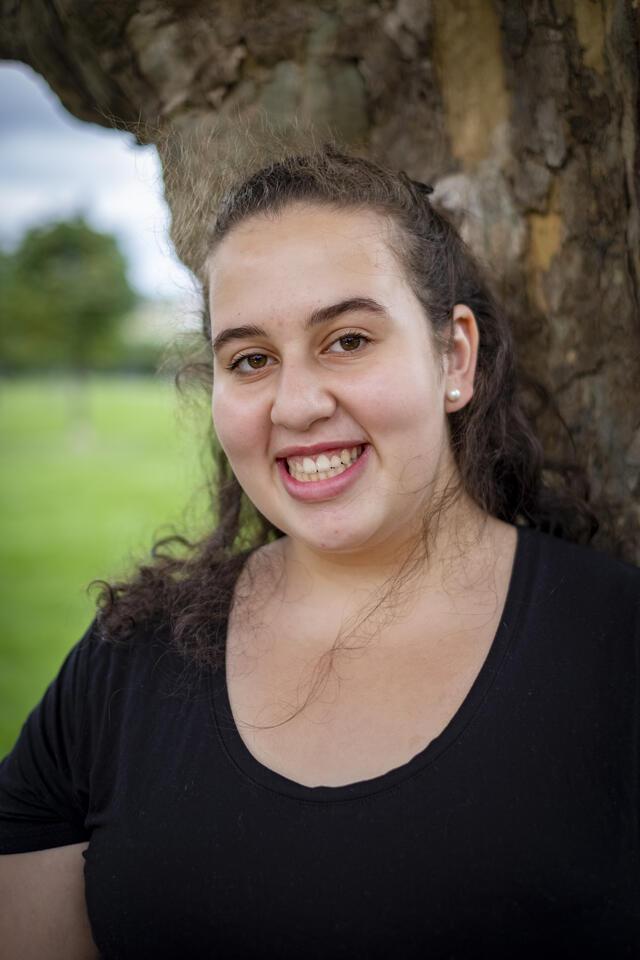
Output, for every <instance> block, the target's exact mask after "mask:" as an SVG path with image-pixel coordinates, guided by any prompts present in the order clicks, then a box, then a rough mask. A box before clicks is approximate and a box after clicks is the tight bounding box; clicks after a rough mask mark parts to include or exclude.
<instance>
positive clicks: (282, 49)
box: [0, 0, 640, 563]
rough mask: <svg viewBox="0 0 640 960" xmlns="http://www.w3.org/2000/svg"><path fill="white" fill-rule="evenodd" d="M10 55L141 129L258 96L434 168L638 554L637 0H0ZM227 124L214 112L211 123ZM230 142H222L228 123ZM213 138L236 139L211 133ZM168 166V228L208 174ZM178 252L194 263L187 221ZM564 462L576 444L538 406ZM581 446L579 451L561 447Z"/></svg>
mask: <svg viewBox="0 0 640 960" xmlns="http://www.w3.org/2000/svg"><path fill="white" fill-rule="evenodd" d="M3 11H4V18H3V21H4V22H3V34H2V39H1V41H0V55H1V56H4V57H6V58H13V59H18V60H23V61H25V62H26V63H29V64H30V65H31V66H32V67H34V68H35V69H36V70H38V71H39V72H40V73H41V74H42V75H43V76H44V77H45V78H46V79H47V80H48V82H49V83H50V85H51V87H52V88H53V89H54V91H55V92H56V93H57V94H58V95H59V97H60V99H61V100H62V102H63V104H64V105H65V106H66V107H67V108H68V109H69V110H70V111H71V112H72V113H74V114H75V115H76V116H78V117H81V118H83V119H85V120H91V121H94V122H97V123H102V124H104V125H110V124H112V123H114V122H117V123H118V124H119V125H125V126H127V125H130V124H135V123H137V122H138V121H141V122H142V124H143V126H142V127H140V128H138V131H137V133H138V137H139V138H140V139H141V140H146V141H149V140H151V141H157V142H160V141H161V140H162V138H163V136H164V135H165V134H166V132H167V130H171V129H173V130H175V129H178V130H181V131H183V132H184V133H185V134H188V133H189V132H190V131H193V130H195V129H200V130H201V129H202V124H203V123H204V124H205V125H209V126H211V123H212V121H215V122H217V123H220V122H223V123H225V124H226V128H225V127H223V128H222V129H223V130H224V129H227V130H229V129H231V130H233V127H234V124H236V125H237V123H238V121H239V120H247V121H250V120H251V118H252V117H255V116H259V114H260V111H266V112H267V114H268V115H269V116H270V117H271V119H272V120H273V122H274V123H275V124H278V123H281V122H286V121H289V120H290V119H291V118H292V116H293V115H294V114H295V115H297V116H298V117H299V118H301V119H302V120H304V121H309V122H311V123H313V124H314V126H315V127H316V128H317V129H318V130H319V131H320V135H321V133H322V130H324V129H331V130H332V131H333V133H334V134H335V135H337V137H338V138H339V139H340V140H342V141H343V142H346V143H348V144H349V143H353V144H355V143H358V144H360V145H364V147H365V149H366V150H367V151H368V153H369V154H370V155H371V156H372V157H374V158H376V159H381V160H384V161H387V162H389V163H390V164H392V165H394V166H396V167H400V168H403V169H405V170H406V171H407V173H409V174H410V175H411V176H413V177H416V178H418V179H421V180H425V181H428V182H431V183H433V184H435V187H436V190H435V194H434V197H433V200H434V202H435V203H436V204H440V205H441V206H442V207H444V208H445V209H447V210H448V211H449V212H451V213H452V214H453V216H454V218H455V219H456V221H457V222H458V224H459V225H460V227H461V229H462V232H463V235H464V236H465V237H466V238H467V239H468V241H469V243H470V244H471V246H472V248H473V249H474V250H475V251H476V253H478V254H480V256H481V258H482V259H483V260H484V261H485V262H486V263H488V265H489V266H490V268H491V269H492V271H493V272H494V274H495V276H497V277H498V278H500V279H499V292H500V293H501V294H502V297H503V300H504V301H505V303H506V306H507V308H508V310H509V312H510V315H511V317H512V318H513V323H514V328H515V332H516V339H517V341H518V344H519V348H520V354H521V357H522V362H523V366H524V368H525V369H526V371H528V372H529V373H531V374H532V375H533V376H534V377H536V378H537V379H539V380H541V381H542V382H543V383H544V384H545V385H546V386H547V387H548V389H549V390H550V392H551V393H552V395H553V396H554V398H555V400H556V402H557V405H558V407H559V410H560V412H561V414H562V417H563V418H564V420H565V421H566V423H567V424H568V425H569V427H570V429H571V431H572V434H573V436H574V439H575V443H576V452H577V457H578V459H579V460H581V461H582V462H583V463H584V464H585V465H586V467H587V471H588V474H589V477H590V479H591V484H592V492H593V495H594V498H595V500H596V502H598V501H599V502H602V503H605V502H606V503H609V504H611V506H612V511H613V521H614V530H613V533H612V534H609V535H606V534H601V535H599V538H596V541H595V543H596V545H599V546H601V547H602V548H603V549H606V550H609V551H610V552H612V553H615V554H617V555H618V556H621V557H623V558H626V559H628V560H631V561H632V562H636V563H640V476H639V474H640V402H639V399H640V397H639V395H640V316H639V314H640V311H639V309H638V305H639V290H640V206H639V194H640V143H639V116H638V108H639V105H640V83H639V48H640V6H639V4H638V2H637V0H626V2H625V0H555V2H554V0H534V2H530V3H525V2H524V0H494V2H492V0H432V2H427V0H422V2H419V0H395V2H394V0H378V2H377V3H371V2H365V0H324V2H318V3H308V2H300V0H271V2H269V3H265V2H264V0H244V2H238V0H220V2H218V3H210V2H205V0H189V2H186V0H185V2H182V3H176V2H173V3H172V2H169V0H164V2H163V0H138V2H132V0H110V2H109V3H108V4H91V5H88V4H86V3H85V2H82V0H22V2H21V3H19V2H17V0H3ZM216 129H217V128H216ZM216 138H217V139H216ZM216 138H214V140H213V143H214V144H215V146H214V147H213V148H212V150H213V153H212V154H210V155H209V157H208V158H207V162H208V163H209V164H211V163H212V159H213V162H214V163H215V158H216V150H219V151H220V152H224V150H225V149H228V144H227V146H225V144H226V143H227V141H226V139H225V135H224V133H216ZM186 172H187V173H188V174H189V176H188V177H187V178H186V179H184V180H182V181H181V180H180V178H178V180H177V181H176V180H174V181H172V189H171V191H170V193H169V201H170V204H171V205H172V209H173V213H174V216H175V222H176V224H180V223H181V222H183V221H184V219H185V214H188V204H189V191H190V190H192V189H193V186H194V183H195V184H197V180H198V178H197V170H196V171H195V175H194V170H193V169H191V170H189V171H186ZM174 239H175V240H176V243H177V247H178V252H179V253H182V255H183V256H184V257H185V258H187V259H188V254H187V252H186V250H187V248H186V247H184V246H183V245H182V241H181V232H180V229H178V228H176V232H175V237H174ZM542 433H543V439H544V442H545V446H546V449H547V451H548V453H549V455H550V457H552V458H556V459H561V458H564V457H566V455H567V449H566V441H565V440H564V439H563V438H562V436H561V433H560V431H559V430H558V426H557V421H554V420H552V419H551V418H548V419H547V420H543V423H542ZM569 453H571V451H569Z"/></svg>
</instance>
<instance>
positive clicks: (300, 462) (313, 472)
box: [284, 444, 366, 483]
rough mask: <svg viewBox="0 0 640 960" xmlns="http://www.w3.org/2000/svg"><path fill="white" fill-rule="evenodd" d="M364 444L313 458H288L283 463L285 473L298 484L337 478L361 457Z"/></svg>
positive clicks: (326, 452)
mask: <svg viewBox="0 0 640 960" xmlns="http://www.w3.org/2000/svg"><path fill="white" fill-rule="evenodd" d="M365 447H366V444H361V445H360V446H357V447H351V448H349V449H347V448H344V449H342V450H326V451H324V452H323V453H321V454H319V455H318V456H315V457H289V458H288V459H287V460H285V461H284V464H285V467H286V469H287V473H289V474H290V475H291V476H292V477H293V478H294V480H297V481H298V482H299V483H317V482H318V480H329V479H330V478H331V477H338V476H340V474H341V473H344V472H345V470H348V469H349V467H350V466H352V464H354V463H355V462H356V460H357V459H358V458H359V457H361V456H362V453H363V451H364V449H365Z"/></svg>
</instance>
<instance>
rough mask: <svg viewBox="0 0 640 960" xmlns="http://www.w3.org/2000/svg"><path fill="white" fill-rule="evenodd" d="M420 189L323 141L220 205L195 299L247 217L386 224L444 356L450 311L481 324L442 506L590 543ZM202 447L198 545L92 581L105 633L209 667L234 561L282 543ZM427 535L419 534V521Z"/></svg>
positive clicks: (496, 312)
mask: <svg viewBox="0 0 640 960" xmlns="http://www.w3.org/2000/svg"><path fill="white" fill-rule="evenodd" d="M429 193H430V188H429V187H427V186H426V185H424V184H420V183H418V182H416V181H413V180H411V179H409V177H408V176H407V175H406V174H404V173H402V172H400V173H398V172H395V171H392V170H390V169H386V168H385V167H383V166H381V165H379V164H377V163H374V162H372V161H370V160H368V159H365V158H363V157H359V156H354V155H348V154H346V153H344V152H340V151H339V150H337V149H335V148H333V147H332V146H327V145H325V146H324V147H322V148H319V149H315V150H313V151H311V152H308V153H305V154H304V155H288V156H284V157H283V158H280V159H278V160H277V161H276V162H273V163H269V164H268V165H267V166H264V167H262V169H259V170H257V172H254V173H253V174H252V175H250V176H249V177H247V178H245V179H243V181H242V182H240V183H239V184H238V185H236V186H235V187H233V188H231V189H230V190H229V191H228V192H227V193H226V195H225V196H224V197H223V198H222V199H221V201H220V202H219V204H218V207H217V211H216V215H215V218H214V219H213V220H212V222H211V223H210V225H208V226H207V231H206V235H205V238H204V243H202V244H201V247H200V249H201V256H200V261H199V263H198V264H197V268H198V273H199V275H200V279H201V281H202V283H203V290H206V284H205V283H204V281H205V278H206V272H207V260H208V258H209V257H210V256H211V255H212V254H213V253H214V252H215V249H216V247H217V246H218V244H220V243H221V242H222V241H223V240H224V238H225V237H226V236H227V235H228V234H229V232H230V231H232V230H233V229H234V227H235V226H236V225H238V224H239V223H242V222H243V221H245V220H246V219H247V218H249V217H254V216H257V215H265V214H268V215H277V214H278V212H280V211H282V210H283V209H284V208H285V207H287V205H289V204H292V203H296V202H304V203H312V204H326V205H330V206H332V207H333V208H337V209H340V210H352V209H355V210H367V211H373V212H375V213H377V214H379V215H380V216H382V217H384V218H385V219H386V220H387V221H388V222H389V224H390V225H391V227H392V233H391V235H392V241H391V246H392V250H393V252H394V254H395V255H396V256H397V258H398V259H399V261H400V262H401V264H402V265H403V268H404V270H405V272H406V275H407V277H408V279H409V282H410V284H411V287H412V289H413V291H414V293H415V295H416V297H417V298H418V300H419V301H420V303H421V304H422V306H423V307H424V312H425V318H426V322H427V323H428V324H429V325H430V330H431V333H432V336H433V339H434V343H435V344H436V347H437V349H438V350H439V351H440V352H441V354H442V353H443V352H444V351H446V349H447V346H448V335H449V332H450V329H451V318H452V311H453V308H454V306H455V305H456V304H458V303H463V304H466V305H467V306H468V307H470V309H471V310H472V311H473V313H474V315H475V317H476V320H477V324H478V330H479V353H478V359H477V367H476V374H475V381H474V393H473V397H472V399H471V401H470V402H469V403H468V404H467V405H466V406H465V407H463V408H462V409H461V410H459V411H457V412H454V413H452V414H450V415H449V418H448V422H449V430H450V438H451V446H452V451H453V454H454V458H455V462H456V464H457V467H458V472H459V478H458V480H457V482H456V485H455V488H452V489H449V490H448V491H447V500H446V502H445V501H443V502H442V503H440V504H439V509H444V508H445V506H446V505H447V504H448V503H450V502H453V501H454V500H455V498H456V497H457V496H458V495H459V494H460V493H461V492H462V491H464V492H466V493H467V494H468V495H469V496H470V497H471V498H472V500H473V501H474V502H475V503H476V504H477V505H478V506H479V507H480V508H481V510H482V511H484V512H485V513H486V514H489V515H492V516H494V517H496V518H498V519H500V520H503V521H506V522H508V523H511V524H516V525H526V526H529V527H534V528H536V529H538V530H540V531H544V532H547V533H551V534H553V535H555V536H559V537H562V538H565V539H568V540H573V541H576V542H589V541H590V540H591V538H592V537H593V535H594V534H595V532H596V530H597V528H598V522H597V520H596V518H595V515H594V513H593V511H592V509H591V508H590V506H589V505H588V488H587V485H586V480H585V477H584V474H583V472H582V471H580V470H578V468H577V467H575V465H571V464H566V463H549V462H547V461H545V458H544V453H543V449H542V446H541V444H540V441H539V440H538V439H537V436H536V434H535V432H534V429H533V427H532V418H535V416H536V415H537V414H538V413H539V412H540V410H541V409H542V408H545V407H546V406H548V404H549V403H550V398H549V396H548V395H547V394H546V392H545V391H544V390H543V388H542V387H540V386H536V385H535V384H533V383H532V382H530V381H528V380H527V379H526V378H525V377H524V375H523V374H522V372H519V371H518V370H517V365H516V359H515V352H514V344H513V339H512V334H511V329H510V325H509V323H508V321H507V319H506V317H505V315H504V314H503V312H502V310H501V308H500V306H499V304H498V302H497V300H496V298H495V297H494V295H493V294H492V292H491V288H490V284H489V282H488V280H487V278H486V277H485V276H484V272H483V269H482V268H481V266H480V265H479V263H478V261H477V260H476V259H475V258H474V256H473V255H472V253H471V252H470V250H469V249H468V247H467V246H466V244H465V243H464V242H463V240H462V239H461V237H460V236H459V234H458V232H457V231H456V229H455V228H454V227H453V225H452V224H451V222H450V221H449V220H448V219H447V217H446V216H443V214H442V213H441V212H439V211H438V210H437V209H436V208H435V206H434V205H433V204H432V202H431V200H430V197H429ZM200 227H201V225H200ZM204 304H205V309H204V314H203V317H202V340H201V343H202V347H203V351H202V354H201V356H200V358H199V359H195V360H194V359H192V360H190V361H189V362H187V363H186V364H185V365H184V367H183V369H181V370H180V371H179V373H178V375H177V381H178V385H180V384H183V383H184V382H185V378H188V377H193V376H194V375H195V378H196V379H197V380H198V381H199V382H200V383H201V384H203V385H204V386H205V387H206V388H207V389H208V390H210V389H211V385H212V377H213V370H212V358H211V328H210V320H209V316H208V308H207V300H206V293H205V294H204ZM211 450H212V453H213V456H214V460H215V464H216V467H215V471H214V472H213V476H214V479H212V481H211V496H212V501H213V503H214V506H215V515H216V518H217V522H216V523H215V525H214V529H212V530H211V531H210V532H208V533H207V534H206V535H205V536H204V537H203V538H202V539H200V540H196V541H194V542H192V541H190V540H188V539H187V538H186V537H184V536H179V535H177V534H176V535H173V536H169V537H166V538H164V539H162V540H160V541H158V542H157V543H156V544H155V546H154V548H153V550H152V554H151V559H150V560H149V561H148V562H145V563H142V564H141V565H140V566H139V567H138V569H137V571H136V572H135V574H134V575H133V576H132V577H131V578H130V579H128V580H126V581H123V582H117V583H113V584H108V583H104V582H102V581H98V583H99V584H100V585H101V587H102V590H101V594H100V597H99V607H100V614H99V619H100V622H101V623H102V625H103V627H104V628H105V630H106V631H107V633H108V634H109V635H111V636H117V635H119V634H122V633H123V632H126V630H127V629H128V628H129V627H131V625H132V624H134V623H136V622H138V621H140V620H146V619H149V618H152V619H154V620H159V621H161V622H162V623H164V624H165V625H166V624H168V625H169V627H170V631H171V637H172V642H173V643H174V644H175V646H176V647H177V648H178V649H179V650H180V651H181V652H182V653H183V654H184V655H186V656H187V657H188V658H189V659H190V661H192V662H193V661H195V662H197V663H199V664H210V665H214V666H217V665H219V664H220V663H221V662H222V653H223V648H224V642H225V624H226V618H227V616H228V611H229V604H230V602H231V600H232V597H233V591H234V586H235V584H236V581H237V578H238V576H239V573H240V571H241V569H242V567H243V564H244V562H245V560H246V559H247V557H248V555H249V554H250V553H251V552H252V551H253V550H255V549H257V548H258V547H260V546H262V545H264V544H266V543H268V542H270V541H272V540H273V539H275V538H277V537H279V536H281V535H282V534H281V531H279V530H277V529H276V528H275V527H274V526H273V525H272V524H271V523H270V522H269V521H268V520H267V519H266V518H265V517H263V516H262V515H261V514H260V513H259V512H258V511H257V509H256V508H255V507H254V506H253V505H252V504H251V503H250V502H249V501H248V499H247V497H246V496H245V494H244V493H243V491H242V489H241V487H240V485H239V484H238V482H237V480H236V479H235V477H234V475H233V473H232V471H231V468H230V466H229V463H228V461H227V459H226V457H225V455H224V453H223V452H222V451H221V450H220V448H219V447H218V446H217V444H216V443H215V438H214V437H213V430H212V437H211ZM424 529H425V534H426V531H427V529H428V524H427V523H426V522H425V527H424ZM425 541H426V537H425Z"/></svg>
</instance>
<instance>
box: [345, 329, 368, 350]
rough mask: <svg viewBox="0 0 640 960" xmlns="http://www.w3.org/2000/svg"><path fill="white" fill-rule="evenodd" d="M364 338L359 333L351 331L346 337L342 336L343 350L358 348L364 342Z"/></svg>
mask: <svg viewBox="0 0 640 960" xmlns="http://www.w3.org/2000/svg"><path fill="white" fill-rule="evenodd" d="M362 339H363V338H362V337H360V336H358V335H357V334H355V333H350V334H347V336H345V337H340V344H341V346H342V349H343V350H357V349H358V347H359V346H360V344H361V343H362Z"/></svg>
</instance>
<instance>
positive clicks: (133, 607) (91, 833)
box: [0, 149, 640, 960]
mask: <svg viewBox="0 0 640 960" xmlns="http://www.w3.org/2000/svg"><path fill="white" fill-rule="evenodd" d="M428 194H429V188H428V187H426V186H424V185H422V184H419V183H416V182H413V181H411V180H409V179H408V178H407V177H406V176H405V175H403V174H396V173H394V172H392V171H389V170H385V169H383V168H381V167H379V166H377V165H375V164H373V163H370V162H367V161H365V160H362V159H358V158H355V157H350V156H346V155H343V154H340V153H338V152H335V151H333V150H330V149H327V150H324V151H320V152H318V153H317V154H313V155H308V156H290V157H288V158H286V159H285V160H283V161H281V162H278V163H274V164H271V165H270V166H269V167H266V168H264V169H262V170H260V171H258V172H257V173H255V174H254V175H253V176H251V177H250V178H249V179H247V180H245V181H244V182H242V183H241V184H240V185H239V186H237V188H236V189H235V190H233V191H232V192H231V193H230V194H229V195H228V196H227V197H226V199H225V201H224V202H223V203H222V204H221V205H220V207H219V209H218V214H217V219H216V222H215V224H214V225H213V228H212V230H211V233H210V236H209V240H208V244H207V251H206V258H205V262H204V263H203V268H202V278H203V283H204V285H205V290H206V302H207V304H208V319H207V324H206V327H205V334H206V337H207V341H208V349H209V352H210V356H211V360H212V373H213V379H212V385H213V390H212V401H213V402H212V412H213V423H214V426H215V432H216V434H217V437H218V440H219V444H220V448H221V452H220V457H221V459H220V464H219V471H218V485H219V491H220V505H219V522H218V525H217V527H216V529H215V531H213V532H212V533H211V535H210V536H208V537H206V538H205V539H204V540H203V541H202V542H201V543H199V544H194V545H190V550H187V553H186V554H184V551H183V554H182V555H181V556H177V555H175V554H171V553H167V552H164V553H163V552H161V551H160V550H159V551H157V553H156V556H155V560H154V562H153V563H151V564H149V565H148V566H145V567H142V568H141V569H140V570H139V572H138V574H137V575H136V577H135V578H134V579H133V580H132V581H130V582H128V583H121V584H116V585H114V586H113V587H108V588H106V589H105V591H104V595H103V599H102V603H101V609H100V612H99V614H98V616H97V617H96V620H95V622H94V623H93V624H92V625H91V627H90V628H89V630H88V631H87V633H86V635H85V636H84V637H83V638H82V640H81V642H80V643H79V644H78V645H77V646H76V647H74V648H73V650H72V652H71V653H70V655H69V657H68V658H67V660H66V662H65V664H64V665H63V667H62V669H61V672H60V674H59V675H58V677H57V679H56V680H55V681H54V682H53V684H52V685H51V687H50V688H49V690H48V691H47V693H46V694H45V696H44V698H43V700H42V702H41V703H40V704H39V706H38V707H37V708H36V709H35V710H34V712H33V713H32V714H31V716H30V717H29V719H28V720H27V722H26V724H25V727H24V729H23V731H22V733H21V736H20V738H19V740H18V742H17V744H16V746H15V748H14V750H13V752H12V753H11V754H10V755H9V757H8V758H7V759H6V760H5V761H4V763H3V765H2V768H1V770H0V824H1V826H0V844H1V846H0V849H2V850H3V851H4V852H5V853H6V854H7V856H5V857H4V858H1V859H0V876H1V877H2V899H1V900H0V903H1V904H2V907H0V909H2V910H3V912H4V916H5V919H4V924H5V934H4V936H5V940H4V942H5V943H9V944H11V948H10V952H9V954H8V955H9V956H14V955H15V956H20V957H26V956H37V957H40V958H58V957H60V958H62V957H64V958H65V960H74V958H84V957H90V956H95V955H97V952H99V954H100V956H102V957H105V958H116V957H117V958H129V957H131V958H134V957H135V958H141V957H153V958H154V960H158V958H162V957H172V958H174V957H176V956H184V957H207V958H209V957H211V956H217V957H268V956H277V957H279V958H287V957H296V958H299V957H301V956H311V957H323V958H325V957H331V958H334V957H336V958H338V957H345V958H347V957H348V958H350V960H354V958H360V957H361V958H386V957H389V956H391V955H397V956H400V957H406V958H413V957H425V956H429V957H457V958H466V957H488V956H491V957H502V956H504V957H507V956H509V957H513V956H517V957H523V956H536V957H538V956H539V955H540V952H541V951H542V950H545V951H547V953H549V952H550V951H551V955H554V956H560V955H561V954H562V955H564V954H565V953H566V952H567V951H571V955H576V956H578V955H580V956H607V957H618V956H632V955H635V953H636V951H637V949H638V948H639V947H640V898H639V885H640V867H639V864H638V812H639V799H640V798H639V786H638V777H637V771H638V760H639V757H638V746H639V744H638V733H637V731H638V723H639V721H640V707H639V705H638V673H637V663H638V653H639V650H638V643H639V640H640V633H639V625H638V624H639V616H638V610H639V600H640V570H638V569H637V568H635V567H633V566H631V565H628V564H624V563H622V562H618V561H616V560H613V559H611V558H608V557H606V556H605V555H603V554H601V553H598V552H596V551H594V550H592V549H590V548H589V547H587V546H585V545H580V544H579V543H577V542H572V541H579V540H581V539H585V540H588V538H589V534H590V533H591V532H593V525H592V522H591V517H590V515H589V512H588V509H587V508H586V507H585V505H584V504H581V503H580V502H579V501H578V500H577V499H576V498H573V499H572V497H571V495H570V494H569V493H568V492H567V493H565V494H561V493H560V492H559V489H558V485H557V483H554V485H553V486H551V487H547V486H546V485H545V481H544V479H543V473H542V456H541V451H540V447H539V444H538V443H537V441H536V440H535V437H534V435H533V433H532V431H531V428H530V427H529V425H528V423H527V420H526V417H525V416H524V414H523V412H522V406H521V399H520V392H519V391H518V390H517V389H516V387H517V384H516V380H515V373H514V356H513V348H512V343H511V337H510V333H509V329H508V326H507V324H506V322H505V320H504V318H503V317H502V315H501V313H500V311H499V310H498V308H497V306H496V304H495V302H494V300H493V299H492V297H491V295H490V293H489V291H488V288H487V285H486V283H485V281H484V279H483V278H482V275H481V272H480V270H479V268H478V266H477V265H476V263H475V262H474V260H473V258H472V257H471V255H470V253H469V251H468V250H467V249H466V248H465V246H464V244H463V243H462V241H461V240H460V238H459V236H458V235H457V234H456V232H455V231H454V229H453V228H452V226H451V225H450V224H449V223H448V222H447V221H446V220H445V219H444V218H443V217H442V216H441V215H439V214H438V213H437V212H436V211H435V210H434V209H433V208H432V207H431V205H430V202H429V196H428ZM552 534H555V535H552ZM183 546H185V544H184V542H183ZM187 546H189V545H187ZM11 951H13V952H11Z"/></svg>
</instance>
